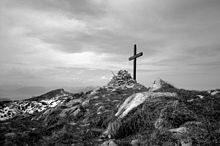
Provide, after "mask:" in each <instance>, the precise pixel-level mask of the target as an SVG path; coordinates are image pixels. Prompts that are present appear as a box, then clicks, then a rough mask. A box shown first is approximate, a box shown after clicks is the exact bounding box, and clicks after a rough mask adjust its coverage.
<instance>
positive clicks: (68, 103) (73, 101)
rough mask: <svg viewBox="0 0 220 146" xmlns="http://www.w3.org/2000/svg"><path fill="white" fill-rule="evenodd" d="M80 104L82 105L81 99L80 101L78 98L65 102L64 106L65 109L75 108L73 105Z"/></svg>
mask: <svg viewBox="0 0 220 146" xmlns="http://www.w3.org/2000/svg"><path fill="white" fill-rule="evenodd" d="M80 103H82V99H81V98H78V99H72V100H70V101H69V102H67V103H66V104H65V105H66V106H67V107H72V106H75V105H77V104H80Z"/></svg>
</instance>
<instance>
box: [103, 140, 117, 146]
mask: <svg viewBox="0 0 220 146" xmlns="http://www.w3.org/2000/svg"><path fill="white" fill-rule="evenodd" d="M100 146H118V145H117V144H116V143H115V142H114V141H113V140H109V141H105V142H104V143H102V144H101V145H100Z"/></svg>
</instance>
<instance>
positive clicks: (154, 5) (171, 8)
mask: <svg viewBox="0 0 220 146" xmlns="http://www.w3.org/2000/svg"><path fill="white" fill-rule="evenodd" d="M219 7H220V3H219V0H210V1H207V0H184V1H176V0H167V1H161V0H158V1H155V0H126V1H124V0H107V1H102V0H65V1H60V0H37V1H36V0H23V1H19V0H2V1H1V2H0V11H1V13H0V31H1V33H0V43H1V48H0V67H1V70H4V73H1V74H0V75H1V81H2V83H3V82H4V83H7V80H5V79H4V78H7V77H10V78H11V82H13V80H14V82H21V81H22V80H24V81H27V82H28V84H34V83H37V84H46V83H47V84H48V85H49V83H50V85H51V84H62V85H64V84H65V82H67V84H69V85H71V83H72V84H73V81H74V82H75V83H77V84H82V85H85V84H87V83H90V84H99V83H104V81H106V80H105V79H106V78H105V77H106V74H108V73H109V72H110V71H111V70H112V71H116V70H119V69H128V70H130V71H131V68H132V62H129V61H128V57H130V56H131V55H132V54H133V44H134V43H136V44H137V45H138V51H142V52H143V53H144V56H143V57H141V58H138V69H139V72H140V79H141V80H145V79H146V77H145V75H144V74H146V75H148V76H149V78H154V77H155V76H159V77H160V76H163V77H165V78H166V77H168V78H169V77H170V76H176V77H173V79H174V80H176V81H178V82H177V84H180V80H178V79H177V76H178V75H183V77H182V78H184V74H191V75H192V76H193V77H188V75H185V77H186V78H189V79H188V80H187V79H186V80H185V81H183V82H184V85H185V86H186V85H187V81H189V82H191V80H192V78H196V79H197V80H199V78H201V77H204V76H205V75H204V76H198V77H196V76H194V74H197V73H200V74H201V73H204V74H205V73H207V71H210V72H212V71H213V74H212V77H210V78H212V79H210V80H212V81H213V82H217V81H214V80H213V78H214V77H217V76H218V75H217V73H218V72H219V69H218V68H219V61H218V60H219V57H220V49H219V46H220V43H219V37H220V35H219V34H220V29H219V25H220V19H219V13H220V8H219ZM99 72H100V73H99ZM10 73H11V74H10ZM77 73H78V74H77ZM32 77H33V80H32V79H31V78H32ZM35 78H36V79H35ZM80 78H83V79H80ZM207 78H209V77H208V76H207ZM181 82H182V80H181ZM23 84H26V83H25V82H23ZM213 84H214V83H213ZM180 85H182V84H180Z"/></svg>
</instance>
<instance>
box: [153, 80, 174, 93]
mask: <svg viewBox="0 0 220 146" xmlns="http://www.w3.org/2000/svg"><path fill="white" fill-rule="evenodd" d="M172 88H175V87H174V86H173V85H171V84H169V83H167V82H165V81H164V80H162V79H157V80H155V81H154V83H153V85H152V86H151V88H150V91H153V92H155V91H165V90H166V89H172Z"/></svg>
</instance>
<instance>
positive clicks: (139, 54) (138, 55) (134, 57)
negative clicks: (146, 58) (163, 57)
mask: <svg viewBox="0 0 220 146" xmlns="http://www.w3.org/2000/svg"><path fill="white" fill-rule="evenodd" d="M141 56H143V52H141V53H138V54H136V55H134V56H131V57H130V58H129V61H131V60H134V59H136V58H138V57H141Z"/></svg>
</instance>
